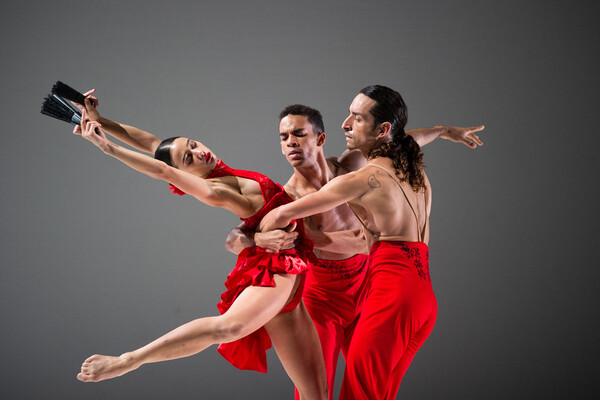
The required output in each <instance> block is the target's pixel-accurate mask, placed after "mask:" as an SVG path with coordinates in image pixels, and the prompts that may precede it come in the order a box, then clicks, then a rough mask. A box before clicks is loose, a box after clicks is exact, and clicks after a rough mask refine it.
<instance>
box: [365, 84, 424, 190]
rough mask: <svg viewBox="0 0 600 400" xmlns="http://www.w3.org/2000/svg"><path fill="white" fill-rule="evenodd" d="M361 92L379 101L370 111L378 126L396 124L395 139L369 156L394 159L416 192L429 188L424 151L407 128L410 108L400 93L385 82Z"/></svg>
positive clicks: (397, 167) (396, 167)
mask: <svg viewBox="0 0 600 400" xmlns="http://www.w3.org/2000/svg"><path fill="white" fill-rule="evenodd" d="M360 93H362V94H364V95H365V96H367V97H369V98H371V99H373V100H375V105H374V106H373V107H371V110H370V113H371V115H372V116H373V118H374V119H375V122H374V126H376V125H378V124H381V123H383V122H389V123H390V124H391V125H392V129H391V136H392V140H391V141H389V142H386V143H383V144H381V145H379V146H377V147H375V148H373V149H371V151H370V152H369V154H368V157H369V159H371V158H375V157H388V158H390V159H391V160H392V162H393V164H394V168H395V169H396V171H397V172H396V175H397V176H398V179H400V181H401V182H408V183H409V184H410V186H411V187H412V188H413V190H414V191H415V192H418V191H420V190H423V189H425V176H424V174H423V169H424V168H425V165H424V164H423V153H422V152H421V147H420V146H419V145H418V144H417V142H415V140H414V139H413V138H412V136H410V135H407V134H406V132H405V131H404V127H405V126H406V121H407V120H408V111H407V109H406V104H405V103H404V100H403V99H402V96H400V93H398V92H396V91H395V90H393V89H390V88H388V87H386V86H381V85H372V86H367V87H366V88H364V89H362V90H361V91H360Z"/></svg>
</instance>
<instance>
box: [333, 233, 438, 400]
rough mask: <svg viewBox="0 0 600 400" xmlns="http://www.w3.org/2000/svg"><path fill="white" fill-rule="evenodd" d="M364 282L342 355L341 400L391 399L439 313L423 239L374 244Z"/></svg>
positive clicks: (427, 252) (394, 396) (427, 253)
mask: <svg viewBox="0 0 600 400" xmlns="http://www.w3.org/2000/svg"><path fill="white" fill-rule="evenodd" d="M368 285H369V286H368V287H369V289H368V291H367V294H366V298H365V300H364V302H363V306H362V311H361V316H360V319H359V321H358V323H357V325H356V328H355V330H354V336H353V338H352V342H351V344H350V348H349V349H348V355H347V357H346V372H345V374H344V382H343V383H342V392H341V394H340V399H344V400H348V399H352V400H354V399H364V400H376V399H377V400H379V399H395V398H396V393H397V392H398V389H399V387H400V382H401V381H402V377H403V376H404V373H405V372H406V370H407V369H408V366H409V365H410V363H411V362H412V359H413V357H414V355H415V353H416V352H417V350H419V348H420V347H421V346H422V345H423V343H425V340H426V339H427V337H428V336H429V334H430V333H431V331H432V329H433V325H434V324H435V319H436V316H437V302H436V299H435V296H434V294H433V289H432V287H431V279H430V277H429V250H428V247H427V245H426V244H425V243H421V242H375V244H373V247H372V248H371V253H370V254H369V276H368Z"/></svg>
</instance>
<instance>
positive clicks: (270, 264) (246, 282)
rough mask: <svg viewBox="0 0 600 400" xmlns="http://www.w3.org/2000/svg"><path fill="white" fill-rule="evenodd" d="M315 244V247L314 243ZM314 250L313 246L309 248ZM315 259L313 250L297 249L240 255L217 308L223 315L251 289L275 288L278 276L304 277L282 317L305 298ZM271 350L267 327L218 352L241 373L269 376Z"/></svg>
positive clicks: (257, 250) (224, 345)
mask: <svg viewBox="0 0 600 400" xmlns="http://www.w3.org/2000/svg"><path fill="white" fill-rule="evenodd" d="M311 244H312V243H311ZM310 247H312V246H310ZM309 259H314V255H313V254H312V251H311V250H310V248H309V247H308V246H307V247H304V246H298V247H296V248H295V249H290V250H284V251H281V252H279V253H267V252H266V251H265V250H264V249H262V248H260V247H248V248H246V249H244V250H242V252H241V253H240V254H239V256H238V259H237V263H236V265H235V268H234V269H233V271H231V272H230V273H229V275H228V276H227V281H225V287H226V288H227V290H226V291H225V292H224V293H223V294H222V295H221V301H220V302H219V304H217V307H218V308H219V311H220V312H221V314H224V313H225V312H226V311H227V310H229V308H230V307H231V305H232V304H233V302H234V301H235V299H237V297H238V296H239V295H240V293H242V291H243V290H244V289H245V288H247V287H248V286H271V287H273V286H275V281H274V280H273V275H275V274H292V275H298V274H301V275H302V277H301V282H300V286H299V287H298V290H297V291H296V294H295V295H294V298H293V299H292V300H291V301H290V302H289V303H288V304H286V306H285V307H284V308H283V309H282V310H281V313H284V312H289V311H292V310H293V309H294V308H296V306H297V305H298V303H300V299H301V298H302V289H303V287H304V278H305V275H306V271H307V269H308V260H309ZM270 348H271V338H269V334H268V333H267V331H266V330H265V328H264V327H261V328H259V329H258V330H256V331H254V332H252V333H251V334H249V335H248V336H245V337H243V338H241V339H238V340H236V341H234V342H230V343H221V344H220V345H219V348H218V349H217V350H218V351H219V353H220V354H221V355H222V356H223V357H225V359H226V360H227V361H229V362H230V363H231V364H232V365H233V366H235V367H237V368H239V369H249V370H254V371H258V372H263V373H265V372H267V354H266V351H267V350H268V349H270Z"/></svg>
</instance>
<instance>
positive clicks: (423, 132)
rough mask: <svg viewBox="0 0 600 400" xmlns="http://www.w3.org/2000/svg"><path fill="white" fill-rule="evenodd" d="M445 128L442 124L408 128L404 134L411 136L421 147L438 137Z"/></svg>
mask: <svg viewBox="0 0 600 400" xmlns="http://www.w3.org/2000/svg"><path fill="white" fill-rule="evenodd" d="M445 130H446V127H444V126H434V127H433V128H420V129H409V130H407V131H406V134H407V135H410V136H412V137H413V139H415V141H416V142H417V144H418V145H419V146H421V147H423V146H425V145H426V144H429V143H431V142H433V141H434V140H435V139H437V138H438V137H440V135H441V134H442V133H444V132H445Z"/></svg>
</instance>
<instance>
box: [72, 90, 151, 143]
mask: <svg viewBox="0 0 600 400" xmlns="http://www.w3.org/2000/svg"><path fill="white" fill-rule="evenodd" d="M94 91H95V89H92V90H89V91H87V92H86V93H84V96H85V101H84V102H85V107H83V106H81V105H80V104H76V103H73V104H74V105H75V106H77V107H78V108H79V110H80V111H81V112H82V113H83V110H85V111H86V112H87V115H88V117H89V118H90V119H91V120H93V121H98V122H100V123H101V124H102V129H104V130H105V131H106V132H108V133H109V134H110V135H111V136H113V137H114V138H116V139H119V140H120V141H122V142H123V143H127V144H128V145H130V146H132V147H133V148H136V149H138V150H140V151H144V152H146V153H150V154H154V152H155V151H156V148H157V147H158V145H159V144H160V142H161V141H162V140H161V139H159V138H158V137H156V136H154V135H153V134H151V133H150V132H146V131H144V130H142V129H139V128H136V127H135V126H129V125H125V124H121V123H119V122H115V121H111V120H110V119H107V118H104V117H102V116H101V115H100V113H99V112H98V110H97V109H96V107H97V106H98V98H97V97H95V96H93V93H94ZM73 133H76V134H79V133H81V130H79V129H77V127H75V130H73Z"/></svg>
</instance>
